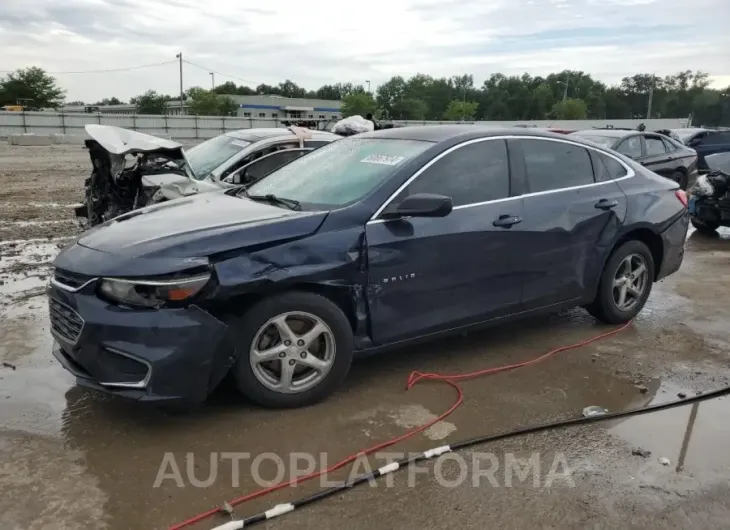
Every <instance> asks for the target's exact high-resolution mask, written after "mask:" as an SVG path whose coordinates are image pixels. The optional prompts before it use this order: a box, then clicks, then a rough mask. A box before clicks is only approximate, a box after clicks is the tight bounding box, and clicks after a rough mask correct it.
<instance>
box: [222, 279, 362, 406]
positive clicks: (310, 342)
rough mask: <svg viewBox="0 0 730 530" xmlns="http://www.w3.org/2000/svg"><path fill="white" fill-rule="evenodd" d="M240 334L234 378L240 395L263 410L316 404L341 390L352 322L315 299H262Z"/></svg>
mask: <svg viewBox="0 0 730 530" xmlns="http://www.w3.org/2000/svg"><path fill="white" fill-rule="evenodd" d="M234 325H235V324H234ZM239 330H240V331H239V332H238V334H237V337H236V341H237V344H238V347H239V348H240V354H239V358H238V361H237V363H236V366H235V367H234V368H233V376H234V378H235V381H236V385H237V387H238V389H239V391H240V392H241V393H242V394H244V395H245V396H246V397H248V398H249V399H251V400H252V401H254V402H255V403H257V404H259V405H261V406H264V407H271V408H294V407H302V406H306V405H311V404H313V403H316V402H318V401H320V400H322V399H324V398H325V397H327V396H329V395H330V394H331V393H332V392H334V391H335V390H336V389H337V387H339V385H340V384H341V383H342V381H343V380H344V378H345V376H346V375H347V372H348V371H349V369H350V364H351V363H352V357H353V347H354V346H353V334H352V327H351V325H350V322H349V321H348V319H347V316H345V314H344V313H343V312H342V310H341V309H340V308H339V307H338V306H337V305H336V304H334V303H333V302H331V301H330V300H329V299H327V298H325V297H323V296H320V295H318V294H313V293H305V292H290V293H284V294H281V295H277V296H273V297H271V298H267V299H264V300H262V301H261V302H259V303H258V304H256V305H255V306H254V307H252V308H251V309H250V310H249V311H248V312H247V313H246V314H245V315H244V316H243V317H241V320H240V327H239Z"/></svg>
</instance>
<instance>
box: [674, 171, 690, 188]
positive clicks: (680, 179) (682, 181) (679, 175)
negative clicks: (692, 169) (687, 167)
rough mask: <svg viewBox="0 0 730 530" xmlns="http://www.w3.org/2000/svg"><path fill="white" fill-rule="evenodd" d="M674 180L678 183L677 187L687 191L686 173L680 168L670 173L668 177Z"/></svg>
mask: <svg viewBox="0 0 730 530" xmlns="http://www.w3.org/2000/svg"><path fill="white" fill-rule="evenodd" d="M670 178H671V179H672V180H673V181H674V182H676V183H678V184H679V187H680V188H681V189H683V190H684V191H687V184H688V183H687V173H685V172H684V171H681V170H677V171H675V172H674V173H672V176H671V177H670Z"/></svg>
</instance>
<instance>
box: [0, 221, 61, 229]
mask: <svg viewBox="0 0 730 530" xmlns="http://www.w3.org/2000/svg"><path fill="white" fill-rule="evenodd" d="M71 223H73V220H71V219H57V220H52V221H5V222H3V223H2V225H3V226H18V227H21V228H23V227H28V226H46V225H61V224H71Z"/></svg>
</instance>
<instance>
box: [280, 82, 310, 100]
mask: <svg viewBox="0 0 730 530" xmlns="http://www.w3.org/2000/svg"><path fill="white" fill-rule="evenodd" d="M277 93H278V94H279V95H280V96H284V97H287V98H304V97H307V91H306V90H305V89H303V88H302V87H300V86H299V85H297V84H296V83H295V82H294V81H291V80H289V79H287V80H286V81H284V82H283V83H279V90H278V91H277Z"/></svg>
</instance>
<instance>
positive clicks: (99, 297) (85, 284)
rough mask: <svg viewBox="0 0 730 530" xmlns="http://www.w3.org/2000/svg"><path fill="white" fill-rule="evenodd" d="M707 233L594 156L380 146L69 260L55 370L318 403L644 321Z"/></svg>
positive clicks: (492, 136) (57, 311)
mask: <svg viewBox="0 0 730 530" xmlns="http://www.w3.org/2000/svg"><path fill="white" fill-rule="evenodd" d="M688 222H689V217H688V213H687V209H686V196H685V194H684V192H683V191H681V190H680V189H679V188H678V185H677V183H676V182H673V181H671V180H669V179H666V178H663V177H661V176H659V175H657V174H655V173H652V172H651V171H648V170H646V169H645V168H643V167H642V166H641V165H639V164H637V163H635V162H633V161H632V160H630V159H628V158H626V157H624V156H622V155H620V154H618V153H616V152H613V151H610V150H608V149H604V148H602V147H600V146H598V145H595V144H589V143H585V142H583V141H581V140H580V139H577V138H571V137H569V136H564V135H555V134H551V133H546V132H538V131H530V130H529V129H509V130H495V129H485V128H480V127H476V126H470V125H466V126H456V125H454V126H432V127H406V128H399V129H390V130H384V131H378V132H374V133H367V134H363V135H358V136H354V137H351V138H348V139H343V140H340V141H338V142H333V143H331V144H328V145H326V146H323V147H321V148H319V149H317V150H316V151H314V152H312V153H310V154H306V155H305V156H302V157H301V158H298V159H296V160H293V161H291V162H289V163H288V164H286V165H284V166H283V167H281V168H280V169H278V170H277V171H275V172H273V173H271V174H270V175H268V176H266V177H264V178H263V179H262V180H260V181H258V182H256V183H255V184H253V185H250V186H248V187H247V188H245V187H237V188H232V189H230V190H227V191H225V192H213V193H208V194H203V195H198V196H194V197H190V198H186V199H180V200H176V201H171V202H168V203H163V204H160V205H156V206H152V207H149V208H144V209H141V210H137V211H134V212H130V213H128V214H125V215H122V216H120V217H118V218H116V219H113V220H111V221H109V222H106V223H104V224H103V225H100V226H99V227H96V228H94V229H92V230H89V231H87V232H85V233H84V234H82V235H81V236H80V237H79V238H78V240H77V241H75V242H74V243H72V244H71V245H69V246H68V247H66V248H65V249H63V251H62V252H61V253H60V254H59V255H58V257H57V258H56V260H55V262H54V265H55V271H54V275H53V277H52V280H51V282H50V286H49V290H48V295H49V304H50V318H51V329H52V332H53V335H54V337H55V339H56V343H57V345H56V347H55V349H54V355H55V356H56V358H57V359H58V361H60V362H61V363H62V364H63V366H65V367H66V368H67V369H68V370H69V371H71V372H72V373H73V374H74V375H76V377H77V380H78V382H79V384H81V385H84V386H87V387H92V388H95V389H99V390H103V391H106V392H110V393H114V394H117V395H120V396H125V397H128V398H132V399H137V400H143V401H154V402H169V401H182V402H184V403H189V402H199V401H202V400H204V399H205V398H206V397H207V396H208V395H209V394H210V392H211V391H212V390H213V389H214V388H215V387H216V386H217V385H218V384H219V383H220V382H221V380H222V379H223V378H224V377H226V376H227V375H231V376H232V378H233V379H234V380H235V382H236V383H237V385H238V387H239V388H240V391H241V392H242V393H243V394H245V395H246V396H248V397H249V398H250V399H252V400H253V401H255V402H257V403H259V404H261V405H264V406H270V407H295V406H301V405H306V404H310V403H313V402H316V401H318V400H320V399H322V398H324V397H326V396H327V395H328V394H330V393H331V392H333V391H334V390H335V389H336V388H337V387H338V386H339V385H340V384H341V383H342V381H343V380H344V378H345V376H346V374H347V372H348V370H349V368H350V364H351V362H352V359H353V356H355V355H357V354H360V353H364V352H370V351H373V350H379V349H384V348H386V347H389V346H393V345H398V344H405V343H407V342H410V341H414V340H417V339H421V338H423V337H436V336H438V335H442V334H446V333H453V332H460V331H463V330H464V329H466V328H471V327H475V326H481V325H485V324H489V323H493V322H496V321H500V322H502V321H504V320H505V319H512V318H518V317H524V316H528V315H534V314H536V313H539V312H545V311H557V310H560V309H564V308H568V307H573V306H584V307H585V308H586V309H587V310H588V311H589V312H590V313H591V314H592V315H594V316H595V317H596V318H598V319H599V320H601V321H603V322H607V323H610V324H617V323H621V322H626V321H628V320H630V319H632V318H634V317H635V316H636V314H637V313H638V312H639V311H641V309H642V307H643V306H644V304H645V302H646V300H647V298H648V296H649V293H650V292H651V288H652V284H653V283H654V282H656V281H657V280H659V279H661V278H663V277H665V276H667V275H669V274H672V273H674V272H676V271H677V270H678V269H679V267H680V265H681V263H682V259H683V243H684V240H685V237H686V233H687V227H688Z"/></svg>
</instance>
